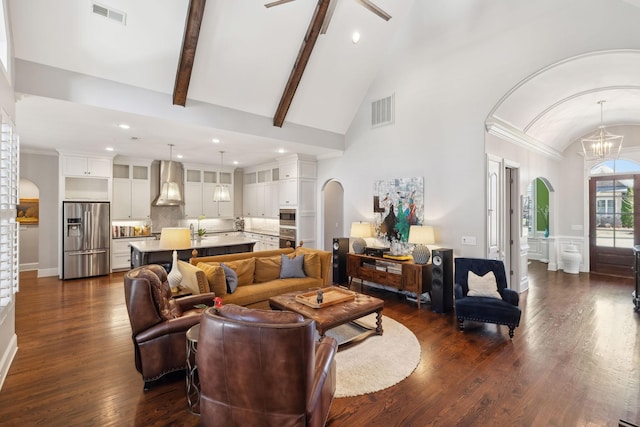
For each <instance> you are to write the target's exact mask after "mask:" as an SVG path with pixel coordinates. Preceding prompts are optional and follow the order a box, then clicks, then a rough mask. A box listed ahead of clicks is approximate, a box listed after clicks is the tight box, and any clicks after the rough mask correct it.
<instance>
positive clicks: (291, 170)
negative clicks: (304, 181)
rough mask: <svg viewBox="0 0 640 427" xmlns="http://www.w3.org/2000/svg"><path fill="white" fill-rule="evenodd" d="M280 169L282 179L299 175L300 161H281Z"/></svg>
mask: <svg viewBox="0 0 640 427" xmlns="http://www.w3.org/2000/svg"><path fill="white" fill-rule="evenodd" d="M278 169H279V170H280V179H289V178H297V177H298V162H297V161H296V160H293V161H287V162H284V163H280V164H279V165H278Z"/></svg>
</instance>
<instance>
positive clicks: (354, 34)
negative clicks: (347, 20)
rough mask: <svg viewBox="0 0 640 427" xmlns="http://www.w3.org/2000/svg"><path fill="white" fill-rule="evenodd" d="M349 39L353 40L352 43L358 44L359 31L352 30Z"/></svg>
mask: <svg viewBox="0 0 640 427" xmlns="http://www.w3.org/2000/svg"><path fill="white" fill-rule="evenodd" d="M351 41H352V42H353V44H358V42H359V41H360V33H359V32H357V31H354V32H353V34H352V35H351Z"/></svg>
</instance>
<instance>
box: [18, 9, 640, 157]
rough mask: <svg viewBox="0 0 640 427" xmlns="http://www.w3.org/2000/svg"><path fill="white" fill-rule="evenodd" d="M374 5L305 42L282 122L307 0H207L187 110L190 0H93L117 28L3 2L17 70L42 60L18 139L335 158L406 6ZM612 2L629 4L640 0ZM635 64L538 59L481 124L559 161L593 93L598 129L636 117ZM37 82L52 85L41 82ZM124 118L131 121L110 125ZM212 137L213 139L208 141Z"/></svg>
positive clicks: (590, 124) (639, 112)
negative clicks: (183, 50) (180, 90)
mask: <svg viewBox="0 0 640 427" xmlns="http://www.w3.org/2000/svg"><path fill="white" fill-rule="evenodd" d="M373 1H374V3H375V4H376V5H378V6H379V7H380V8H382V9H384V10H385V11H387V12H388V13H389V14H390V15H391V16H392V19H391V20H390V21H388V22H385V21H384V20H382V19H380V18H379V17H378V16H376V15H374V14H373V13H371V12H370V11H369V10H367V9H366V8H364V7H362V5H361V4H359V2H358V1H356V0H337V3H336V4H337V6H336V9H335V13H334V15H333V19H332V21H331V24H330V26H329V28H328V32H327V34H325V35H321V36H320V37H319V39H318V42H317V43H316V46H315V48H314V51H313V53H312V55H311V58H310V61H309V64H308V66H307V68H306V71H305V73H304V75H303V78H302V80H301V82H300V85H299V87H298V90H297V92H296V95H295V97H294V99H293V102H292V104H291V108H290V110H289V112H288V115H287V117H286V119H285V124H284V126H283V127H282V128H273V126H272V125H271V120H272V118H273V115H274V113H275V111H276V108H277V106H278V102H279V100H280V97H281V95H282V92H283V90H284V87H285V84H286V82H287V79H288V78H289V74H290V73H291V70H292V68H293V66H294V62H295V59H296V56H297V54H298V51H299V49H300V46H301V43H302V40H303V37H304V35H305V32H306V31H307V28H308V25H309V21H310V19H311V17H312V15H313V12H314V9H315V7H316V4H317V2H315V1H312V0H296V1H292V2H289V3H286V4H283V5H280V6H277V7H272V8H265V7H264V4H265V3H267V2H268V0H264V1H260V0H243V1H232V0H209V1H208V2H207V4H206V7H205V12H204V17H203V21H202V29H201V32H200V38H199V43H198V47H197V52H196V56H195V63H194V67H193V74H192V77H191V83H190V87H189V92H188V100H187V103H186V106H185V107H177V106H172V105H171V94H172V91H173V87H174V82H175V75H176V70H177V64H178V58H179V55H180V47H181V43H182V36H183V31H184V23H185V18H186V13H187V8H188V3H189V2H188V0H136V1H128V0H101V1H100V2H99V3H100V4H101V5H104V6H107V7H110V8H113V9H116V10H118V11H121V12H124V13H126V25H121V24H119V23H115V22H112V21H110V20H109V19H106V18H103V17H101V16H97V15H95V14H93V13H92V8H91V4H92V2H91V1H89V0H87V1H78V0H56V1H50V0H29V1H24V0H9V8H10V16H11V25H12V31H13V36H14V47H15V57H16V58H17V61H16V62H17V66H16V68H17V70H18V71H20V70H31V68H32V67H33V66H34V65H37V66H39V67H40V69H39V71H40V73H39V74H33V75H37V76H38V78H37V79H35V78H32V79H31V80H29V79H28V78H27V77H24V76H31V75H32V74H31V73H29V72H24V73H22V76H20V77H19V78H18V79H17V80H19V84H18V85H17V86H18V89H19V92H21V93H20V94H19V95H20V98H19V101H18V103H17V122H18V123H17V124H18V127H19V131H20V134H21V143H22V145H23V147H26V148H36V149H50V150H51V149H53V148H59V149H80V148H81V149H83V150H93V151H96V152H104V151H103V150H104V147H105V146H107V145H109V146H112V147H114V148H115V150H116V151H115V152H116V153H117V154H121V155H127V156H133V157H141V156H143V157H147V158H148V157H153V158H167V157H168V148H167V147H166V144H168V143H173V144H176V148H175V150H174V154H175V153H178V154H183V155H184V156H185V158H184V160H183V161H190V162H201V161H207V162H211V161H213V162H215V161H217V159H218V158H219V155H218V150H220V149H224V150H226V151H227V152H228V153H229V154H228V155H226V159H228V160H229V161H231V160H238V161H239V162H240V166H247V165H252V164H256V163H261V162H265V161H271V160H273V159H275V158H277V157H278V156H281V155H282V154H281V153H278V150H283V151H284V152H285V153H292V152H298V153H302V154H309V155H313V156H319V157H323V156H332V155H339V154H340V153H341V151H342V150H343V149H344V134H345V133H346V132H347V130H348V128H349V126H350V123H351V121H352V119H353V117H354V114H355V113H356V111H357V109H358V108H359V107H360V105H361V104H362V103H363V102H364V103H368V102H370V101H372V100H370V99H365V97H366V94H367V90H368V88H369V86H370V85H371V83H372V82H373V79H374V78H375V77H376V75H377V73H378V71H379V70H380V68H381V66H383V65H384V63H385V60H386V59H387V56H386V53H387V52H388V51H389V49H392V48H393V42H394V35H395V34H396V32H397V30H398V29H399V28H400V27H401V26H402V25H403V23H405V22H407V21H408V20H405V17H407V16H408V14H410V13H411V8H412V5H413V3H414V0H373ZM437 1H444V0H437ZM614 1H618V2H619V3H625V4H628V5H631V7H639V6H640V0H614ZM444 4H445V3H443V7H444ZM446 4H448V3H446ZM545 4H546V5H547V6H548V7H552V5H551V4H550V3H549V2H547V3H545ZM547 6H545V7H547ZM585 7H587V6H585ZM434 10H436V8H435V6H434ZM447 10H449V9H447ZM477 13H478V5H476V4H475V3H474V2H471V4H469V6H468V7H463V6H462V5H460V6H459V7H456V8H455V13H451V12H449V13H444V14H443V15H442V17H441V19H440V21H442V22H440V21H438V22H440V24H441V25H442V26H444V27H446V26H448V25H455V24H456V22H475V21H474V16H475V15H474V14H477ZM505 13H506V12H505ZM462 15H464V16H462ZM504 19H508V17H504ZM354 30H358V31H359V32H360V33H361V35H362V37H361V40H360V42H359V43H358V44H357V45H356V44H353V43H352V42H351V35H352V33H353V31H354ZM427 33H428V32H427ZM417 42H418V41H417ZM443 43H444V44H443ZM446 43H447V41H446V40H441V39H438V38H437V37H434V38H433V39H432V38H429V40H420V41H419V43H416V46H422V48H424V45H425V44H433V45H434V46H438V48H439V49H446V48H447V45H446ZM474 43H482V39H481V38H480V39H474V38H473V37H470V38H469V40H468V44H469V45H470V46H473V44H474ZM639 69H640V54H639V52H638V51H632V50H617V51H607V52H595V53H590V54H584V55H582V56H579V57H576V58H567V59H565V60H563V61H561V62H559V63H557V64H549V65H548V66H547V67H546V68H544V69H542V70H539V71H538V72H535V73H532V74H531V75H530V76H521V77H522V79H523V80H522V81H521V83H520V84H519V85H517V86H516V87H514V88H513V90H512V91H511V92H510V93H507V94H504V97H503V98H502V99H501V100H500V102H499V103H498V104H497V105H496V106H495V108H494V109H493V110H492V111H488V112H487V113H488V115H487V128H488V129H489V130H491V129H494V130H495V129H499V130H500V132H498V133H500V134H501V135H503V136H504V135H507V136H508V137H510V138H512V139H520V140H525V141H527V143H528V144H529V145H530V146H535V147H538V148H539V150H540V151H542V152H544V153H546V154H548V155H550V156H552V157H560V156H561V153H562V152H563V151H564V150H565V149H566V147H567V146H569V145H570V144H571V143H572V142H573V141H575V140H576V139H578V138H579V137H580V136H583V135H585V134H587V133H589V132H591V131H593V130H594V129H596V128H597V126H598V125H599V124H600V107H599V105H598V104H597V102H598V101H600V100H606V101H607V102H606V103H605V107H604V121H605V124H606V125H607V126H613V125H627V124H640V90H639V89H640V73H638V72H637V70H639ZM61 70H63V71H64V72H67V73H69V74H70V75H71V74H73V79H74V80H73V81H74V82H75V83H76V85H69V86H66V85H65V84H62V83H60V82H66V81H65V80H60V79H57V77H56V78H53V77H54V75H55V76H57V74H56V73H55V72H58V71H60V72H62V71H61ZM54 71H55V72H54ZM469 72H473V70H469ZM50 76H51V78H49V77H50ZM92 79H93V80H92ZM95 81H102V82H103V83H104V82H108V83H109V84H110V85H107V84H105V85H104V87H108V88H109V89H108V90H106V91H105V90H103V92H102V94H103V95H104V96H103V97H102V98H101V97H99V96H96V94H97V93H100V92H99V91H96V92H87V91H86V90H84V91H82V90H83V88H85V87H86V86H83V84H87V85H88V84H89V83H87V82H95ZM78 82H80V83H78ZM92 84H93V83H92ZM43 85H45V86H46V85H49V86H50V87H49V88H48V89H47V90H44V91H43V90H39V88H38V86H40V88H41V87H42V86H43ZM51 86H54V87H51ZM79 88H80V89H79ZM81 91H82V93H80V92H81ZM141 91H142V92H141ZM140 93H143V95H145V96H147V95H149V99H156V100H157V102H156V103H157V104H161V107H162V108H163V109H164V111H163V112H162V113H161V114H160V113H158V112H157V111H155V110H154V109H153V108H148V105H146V104H144V108H143V107H140V106H137V104H136V102H138V101H139V98H140V96H139V94H140ZM496 96H500V94H496ZM107 98H109V99H107ZM208 107H212V108H208ZM213 107H215V108H213ZM206 116H208V120H207V119H203V117H206ZM121 122H127V123H128V124H130V125H131V129H129V130H128V131H123V130H121V129H119V128H118V127H117V124H118V123H121ZM231 122H233V124H230V123H231ZM214 137H217V138H220V139H221V140H222V143H221V144H219V145H213V144H211V143H210V141H211V138H214ZM132 138H135V139H132Z"/></svg>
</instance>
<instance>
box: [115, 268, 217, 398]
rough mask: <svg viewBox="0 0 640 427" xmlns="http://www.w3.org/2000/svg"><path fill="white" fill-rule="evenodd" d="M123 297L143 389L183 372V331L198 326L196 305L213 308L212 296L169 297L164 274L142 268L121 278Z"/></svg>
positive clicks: (161, 269) (184, 348)
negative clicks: (205, 305)
mask: <svg viewBox="0 0 640 427" xmlns="http://www.w3.org/2000/svg"><path fill="white" fill-rule="evenodd" d="M124 295H125V301H126V304H127V312H128V313H129V321H130V323H131V331H132V338H133V346H134V349H135V363H136V369H137V370H138V372H140V373H141V374H142V379H143V380H144V389H145V390H148V389H149V388H150V387H151V385H152V384H153V381H155V380H158V379H160V378H161V377H162V376H163V375H165V374H168V373H170V372H174V371H180V370H184V369H185V368H186V331H187V330H188V329H189V328H190V327H192V326H193V325H195V324H197V323H198V322H200V315H201V312H202V310H201V309H196V308H194V306H195V305H197V304H207V305H213V297H214V296H215V295H214V294H213V293H207V294H199V295H193V296H187V297H184V298H180V299H173V298H172V297H171V289H170V288H169V284H168V283H167V272H166V271H165V269H164V268H163V267H162V266H160V265H154V264H152V265H145V266H142V267H138V268H135V269H133V270H130V271H128V272H127V273H125V275H124Z"/></svg>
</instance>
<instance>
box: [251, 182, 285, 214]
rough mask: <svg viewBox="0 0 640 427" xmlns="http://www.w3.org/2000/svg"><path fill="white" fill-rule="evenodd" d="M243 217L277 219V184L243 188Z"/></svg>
mask: <svg viewBox="0 0 640 427" xmlns="http://www.w3.org/2000/svg"><path fill="white" fill-rule="evenodd" d="M242 207H243V215H244V216H246V217H252V218H278V214H279V209H280V205H279V200H278V182H277V181H276V182H263V183H259V184H249V185H245V186H244V192H243V204H242Z"/></svg>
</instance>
